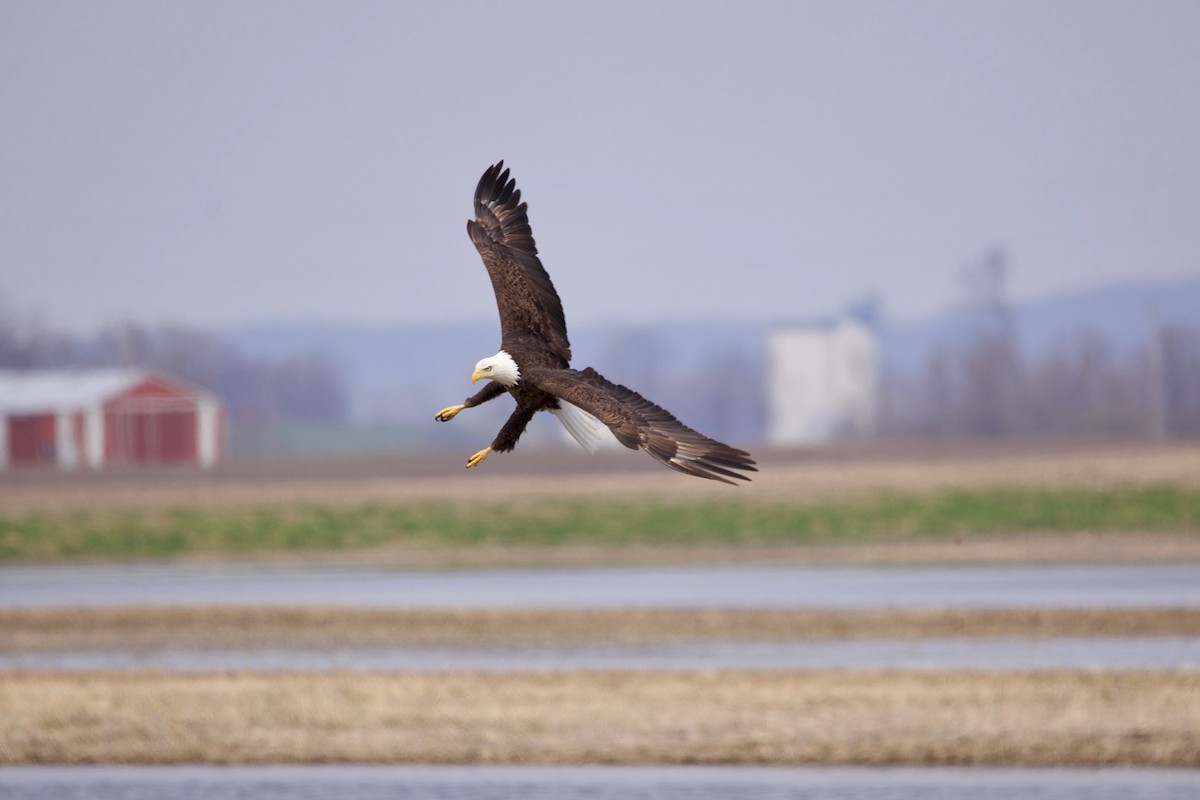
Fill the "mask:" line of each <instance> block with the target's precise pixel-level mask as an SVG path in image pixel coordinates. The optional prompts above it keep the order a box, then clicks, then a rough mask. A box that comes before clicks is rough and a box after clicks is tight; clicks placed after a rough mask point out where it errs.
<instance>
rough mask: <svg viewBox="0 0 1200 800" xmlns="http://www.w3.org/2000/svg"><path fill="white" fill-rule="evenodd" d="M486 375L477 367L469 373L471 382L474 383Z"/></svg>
mask: <svg viewBox="0 0 1200 800" xmlns="http://www.w3.org/2000/svg"><path fill="white" fill-rule="evenodd" d="M486 377H487V373H486V372H484V371H483V370H481V369H477V370H475V371H474V372H472V373H471V383H476V382H477V381H479V380H481V379H482V378H486Z"/></svg>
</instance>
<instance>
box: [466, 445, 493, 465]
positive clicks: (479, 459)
mask: <svg viewBox="0 0 1200 800" xmlns="http://www.w3.org/2000/svg"><path fill="white" fill-rule="evenodd" d="M490 452H492V448H490V447H485V448H483V449H482V450H480V451H479V452H478V453H476V454H475V455H473V456H471V457H470V458H468V459H467V469H470V468H471V467H478V466H479V465H480V464H482V463H483V460H484V459H485V458H487V457H488V453H490Z"/></svg>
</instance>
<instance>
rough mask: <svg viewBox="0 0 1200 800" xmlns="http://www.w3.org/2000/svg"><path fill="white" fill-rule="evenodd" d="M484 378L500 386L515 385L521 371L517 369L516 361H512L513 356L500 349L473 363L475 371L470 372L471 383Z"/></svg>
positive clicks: (519, 378)
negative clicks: (494, 353)
mask: <svg viewBox="0 0 1200 800" xmlns="http://www.w3.org/2000/svg"><path fill="white" fill-rule="evenodd" d="M484 378H490V379H491V380H494V381H495V382H496V383H498V384H500V385H501V386H505V387H509V386H516V385H517V381H519V380H521V371H520V370H519V369H517V362H516V361H513V357H512V356H510V355H509V354H508V353H506V352H504V351H503V350H501V351H500V352H499V353H496V355H494V356H491V357H489V358H485V359H483V360H481V361H480V362H479V363H478V364H476V365H475V371H474V372H473V373H471V383H475V382H476V381H478V380H482V379H484Z"/></svg>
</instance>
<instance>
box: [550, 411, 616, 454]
mask: <svg viewBox="0 0 1200 800" xmlns="http://www.w3.org/2000/svg"><path fill="white" fill-rule="evenodd" d="M558 405H559V407H558V408H552V409H550V413H551V414H553V415H554V416H556V417H558V421H559V422H561V423H562V424H563V427H564V428H566V429H567V433H569V434H571V437H572V438H573V439H575V441H577V442H579V444H580V446H581V447H583V449H584V450H587V451H588V452H589V453H594V452H596V451H597V450H599V449H600V444H601V443H602V442H603V441H604V433H605V431H606V430H607V429H606V428H605V427H604V423H603V422H601V421H600V420H598V419H596V418H595V417H593V416H592V415H591V414H589V413H588V412H586V411H584V410H583V409H582V408H580V407H579V406H573V405H571V404H570V403H568V402H567V401H565V400H559V401H558Z"/></svg>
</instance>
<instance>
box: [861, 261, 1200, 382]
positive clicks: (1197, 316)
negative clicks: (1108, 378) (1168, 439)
mask: <svg viewBox="0 0 1200 800" xmlns="http://www.w3.org/2000/svg"><path fill="white" fill-rule="evenodd" d="M1012 316H1013V325H1014V328H1015V330H1016V334H1017V339H1018V342H1019V344H1020V347H1021V352H1022V355H1024V356H1025V358H1027V359H1030V360H1036V359H1038V358H1041V357H1043V356H1045V355H1046V354H1047V353H1048V352H1050V351H1051V350H1053V349H1054V348H1055V347H1056V346H1058V345H1059V344H1061V343H1063V342H1064V341H1066V340H1068V339H1069V338H1070V337H1072V336H1077V335H1079V334H1080V333H1083V332H1085V331H1090V332H1092V333H1095V334H1098V335H1099V336H1100V337H1102V338H1103V339H1105V340H1106V341H1107V342H1108V344H1109V346H1110V347H1112V348H1113V350H1114V352H1115V353H1116V354H1117V355H1121V354H1125V353H1128V352H1130V351H1132V350H1134V349H1136V348H1140V347H1142V346H1144V345H1145V343H1146V341H1147V337H1148V336H1149V333H1150V328H1151V320H1152V317H1153V316H1157V318H1158V321H1159V322H1160V323H1161V324H1164V325H1171V324H1174V325H1187V326H1194V327H1200V277H1197V278H1189V279H1183V280H1178V281H1164V282H1137V283H1122V284H1113V285H1109V286H1101V287H1097V288H1094V289H1087V290H1083V291H1079V292H1070V293H1065V294H1058V295H1053V296H1051V297H1047V298H1044V299H1041V300H1036V301H1033V302H1028V303H1018V304H1014V305H1013V308H1012ZM980 323H981V314H980V313H979V312H978V311H977V310H974V309H967V308H955V309H950V310H948V311H945V312H943V313H941V314H938V315H935V316H933V317H929V318H927V319H922V320H916V321H911V322H909V321H905V322H888V323H885V324H884V325H883V326H881V336H882V338H883V341H884V352H885V355H884V364H885V369H888V370H890V371H893V372H898V373H906V372H911V371H912V370H915V369H920V368H921V366H922V365H924V363H925V360H926V359H927V358H928V356H929V352H930V351H931V350H932V349H933V348H934V346H936V345H937V344H938V343H943V344H944V345H948V346H953V344H954V343H955V342H964V341H969V340H970V339H971V338H972V337H973V336H974V335H975V334H976V333H977V331H978V330H979V327H980Z"/></svg>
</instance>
